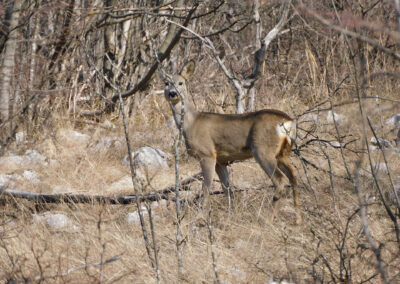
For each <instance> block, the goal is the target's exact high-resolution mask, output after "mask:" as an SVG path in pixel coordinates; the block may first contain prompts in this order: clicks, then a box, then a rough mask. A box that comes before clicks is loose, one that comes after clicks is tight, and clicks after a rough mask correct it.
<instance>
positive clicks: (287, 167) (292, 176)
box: [278, 156, 303, 225]
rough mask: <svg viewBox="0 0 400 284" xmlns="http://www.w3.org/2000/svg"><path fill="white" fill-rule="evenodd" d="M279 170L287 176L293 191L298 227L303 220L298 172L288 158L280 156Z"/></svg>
mask: <svg viewBox="0 0 400 284" xmlns="http://www.w3.org/2000/svg"><path fill="white" fill-rule="evenodd" d="M278 168H279V169H280V170H281V171H282V172H283V173H284V174H285V175H286V176H287V178H288V179H289V182H290V185H291V186H292V190H293V203H294V206H295V208H296V213H297V220H296V223H297V224H298V225H300V224H302V222H303V218H302V214H301V211H300V197H299V191H298V188H297V179H296V172H295V171H294V169H293V167H292V165H291V162H290V159H289V158H288V157H287V156H278Z"/></svg>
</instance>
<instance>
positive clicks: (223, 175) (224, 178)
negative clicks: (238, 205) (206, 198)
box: [215, 163, 233, 210]
mask: <svg viewBox="0 0 400 284" xmlns="http://www.w3.org/2000/svg"><path fill="white" fill-rule="evenodd" d="M215 171H216V172H217V174H218V177H219V180H220V181H221V184H222V189H223V190H224V192H225V194H226V196H227V197H228V208H229V210H230V209H231V207H232V201H233V193H232V189H231V186H230V184H229V172H228V167H227V165H226V164H219V163H217V164H216V165H215Z"/></svg>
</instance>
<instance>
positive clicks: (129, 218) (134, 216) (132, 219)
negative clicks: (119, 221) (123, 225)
mask: <svg viewBox="0 0 400 284" xmlns="http://www.w3.org/2000/svg"><path fill="white" fill-rule="evenodd" d="M141 213H142V215H143V216H145V215H147V211H142V210H141ZM126 222H128V223H129V224H137V223H139V222H140V218H139V213H138V212H137V211H136V212H130V213H128V214H127V215H126Z"/></svg>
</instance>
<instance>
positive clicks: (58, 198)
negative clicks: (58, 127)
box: [0, 173, 202, 204]
mask: <svg viewBox="0 0 400 284" xmlns="http://www.w3.org/2000/svg"><path fill="white" fill-rule="evenodd" d="M201 177H202V175H201V173H197V174H195V175H193V176H191V177H188V178H186V179H184V180H182V181H181V187H180V190H189V189H190V187H189V185H190V184H191V183H192V182H194V181H197V180H199V179H201ZM172 192H175V185H171V186H168V187H166V188H164V189H162V190H159V191H156V192H152V193H148V194H141V195H140V196H139V197H138V198H140V200H141V201H157V200H161V199H167V200H168V199H171V200H173V198H174V197H169V194H170V193H172ZM6 197H12V198H22V199H27V200H30V201H33V202H36V203H107V204H130V203H133V202H135V201H136V198H137V197H136V195H134V194H130V195H119V196H104V195H89V194H72V193H58V194H50V193H36V192H27V191H21V190H15V189H3V190H2V189H1V188H0V198H2V199H4V198H6Z"/></svg>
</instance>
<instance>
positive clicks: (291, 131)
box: [276, 121, 296, 143]
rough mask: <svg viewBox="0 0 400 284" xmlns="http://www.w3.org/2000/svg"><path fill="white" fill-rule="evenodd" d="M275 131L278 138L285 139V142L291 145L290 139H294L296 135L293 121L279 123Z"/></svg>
mask: <svg viewBox="0 0 400 284" xmlns="http://www.w3.org/2000/svg"><path fill="white" fill-rule="evenodd" d="M276 131H277V133H278V136H279V137H280V138H286V140H287V141H288V142H289V143H291V142H292V141H291V139H294V138H295V135H296V124H295V123H294V121H286V122H283V123H279V124H278V125H277V126H276Z"/></svg>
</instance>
